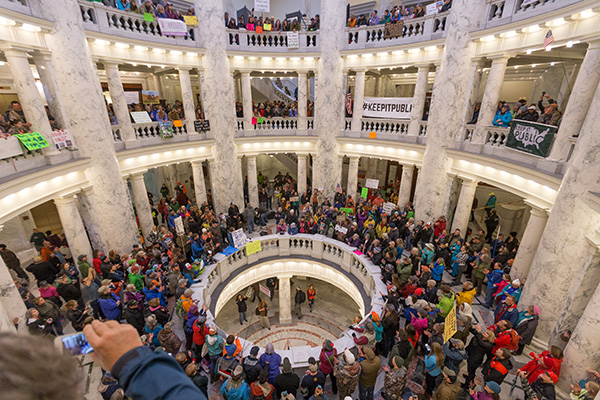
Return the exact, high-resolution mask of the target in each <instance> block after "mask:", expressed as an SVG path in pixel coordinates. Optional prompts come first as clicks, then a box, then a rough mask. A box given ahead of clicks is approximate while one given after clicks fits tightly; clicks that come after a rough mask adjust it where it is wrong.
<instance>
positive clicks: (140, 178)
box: [129, 171, 154, 239]
mask: <svg viewBox="0 0 600 400" xmlns="http://www.w3.org/2000/svg"><path fill="white" fill-rule="evenodd" d="M144 172H145V171H144ZM144 172H138V173H135V174H131V175H129V180H130V181H131V189H132V191H133V204H134V205H135V209H136V211H137V217H138V221H139V223H140V227H141V228H142V235H144V237H145V238H146V239H147V238H148V235H150V233H151V232H152V227H153V226H154V220H153V219H152V209H151V208H150V202H149V201H148V190H147V189H146V184H145V183H144Z"/></svg>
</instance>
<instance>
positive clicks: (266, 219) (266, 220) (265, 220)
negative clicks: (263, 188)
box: [260, 212, 269, 225]
mask: <svg viewBox="0 0 600 400" xmlns="http://www.w3.org/2000/svg"><path fill="white" fill-rule="evenodd" d="M260 220H261V221H262V223H263V225H267V224H268V223H269V213H268V212H266V213H264V214H263V215H261V217H260Z"/></svg>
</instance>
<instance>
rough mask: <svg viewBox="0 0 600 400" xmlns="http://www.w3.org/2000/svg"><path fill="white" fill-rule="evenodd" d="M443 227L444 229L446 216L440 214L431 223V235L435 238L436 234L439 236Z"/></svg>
mask: <svg viewBox="0 0 600 400" xmlns="http://www.w3.org/2000/svg"><path fill="white" fill-rule="evenodd" d="M445 229H446V217H445V216H443V215H442V216H441V217H440V218H439V219H438V220H437V221H435V222H434V224H433V236H434V237H436V238H437V237H438V236H440V235H441V234H442V232H444V230H445Z"/></svg>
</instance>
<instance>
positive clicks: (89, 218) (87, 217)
mask: <svg viewBox="0 0 600 400" xmlns="http://www.w3.org/2000/svg"><path fill="white" fill-rule="evenodd" d="M77 200H78V208H79V214H80V215H81V219H82V220H83V225H84V226H85V230H86V231H87V234H88V237H89V238H90V242H91V245H92V249H95V250H101V251H103V252H104V253H106V252H108V251H109V250H108V245H107V244H106V242H105V241H104V239H103V238H102V232H101V231H100V221H99V218H98V214H97V213H96V207H95V206H94V205H95V202H96V198H95V197H94V188H93V187H91V186H90V187H86V188H83V189H82V190H81V192H79V193H78V194H77Z"/></svg>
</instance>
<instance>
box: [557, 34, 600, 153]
mask: <svg viewBox="0 0 600 400" xmlns="http://www.w3.org/2000/svg"><path fill="white" fill-rule="evenodd" d="M598 65H600V41H596V42H592V43H591V44H590V45H589V47H588V50H587V53H586V54H585V58H584V59H583V63H582V64H581V68H580V69H579V74H578V75H577V79H576V80H575V85H574V86H573V94H572V95H571V97H570V99H569V103H568V104H567V107H566V110H565V109H564V108H563V110H564V111H565V114H564V116H563V119H562V121H561V124H560V129H559V130H558V133H557V134H556V136H555V137H554V144H553V145H552V150H551V151H550V156H549V158H550V159H553V160H557V161H564V160H566V159H567V156H568V154H569V149H570V147H571V146H570V140H571V138H572V137H573V135H576V134H578V133H579V131H580V130H581V126H582V125H583V121H584V120H585V117H586V115H587V114H588V110H589V106H590V103H591V99H592V97H593V96H594V93H595V91H596V87H597V86H598V82H600V68H598Z"/></svg>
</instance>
